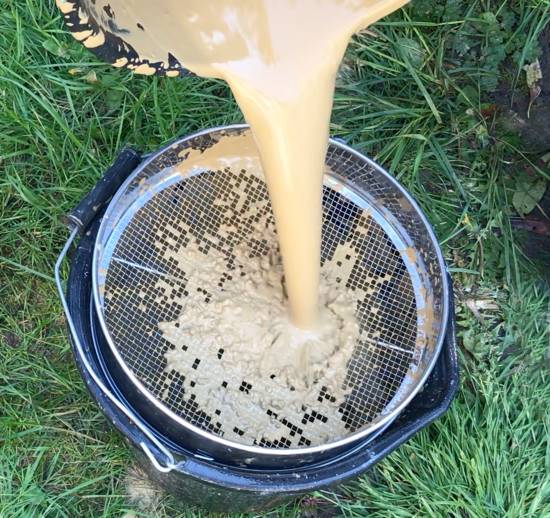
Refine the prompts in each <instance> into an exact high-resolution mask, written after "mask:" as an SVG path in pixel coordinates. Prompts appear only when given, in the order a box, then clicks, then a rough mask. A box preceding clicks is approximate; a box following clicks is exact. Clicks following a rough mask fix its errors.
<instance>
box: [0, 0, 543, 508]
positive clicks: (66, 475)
mask: <svg viewBox="0 0 550 518" xmlns="http://www.w3.org/2000/svg"><path fill="white" fill-rule="evenodd" d="M52 4H53V2H50V1H44V0H0V219H1V226H0V301H1V302H0V341H1V345H0V517H2V518H4V517H6V518H11V517H14V518H15V517H35V516H37V517H41V516H48V517H49V516H53V517H57V516H67V517H76V516H82V517H88V516H90V517H91V516H93V517H123V516H126V517H131V516H143V517H144V516H150V517H163V516H170V517H174V516H206V514H205V513H200V512H198V511H197V512H193V511H192V510H186V509H185V508H183V509H182V508H181V506H178V504H177V503H176V502H174V501H173V500H171V499H170V498H169V497H166V496H164V495H162V494H159V493H158V492H156V491H155V490H154V489H152V488H150V487H148V486H147V484H146V482H145V481H144V480H142V479H141V477H140V474H139V472H138V471H137V468H136V467H135V465H134V463H133V461H132V458H131V455H130V453H129V451H128V449H127V447H126V446H125V444H124V443H123V441H122V440H121V438H120V437H119V436H118V435H117V434H116V433H115V432H114V431H112V430H111V429H110V428H109V426H108V425H107V423H106V421H105V420H104V419H103V417H102V414H101V413H100V411H99V410H98V408H97V407H96V406H95V404H94V403H92V401H91V400H90V398H89V397H88V393H87V392H86V390H85V388H84V385H83V383H82V382H81V379H80V377H79V375H78V373H77V371H76V368H75V366H74V364H73V361H72V356H71V351H70V347H69V344H68V340H67V336H66V330H65V324H64V318H63V315H62V311H61V307H60V303H59V301H58V297H57V294H56V289H55V285H54V282H53V265H54V261H55V259H56V255H57V253H58V251H59V250H60V248H61V246H62V245H63V243H64V240H65V238H66V231H65V229H64V227H63V226H62V225H61V223H60V222H59V218H60V216H62V215H63V214H65V213H66V212H68V211H69V210H70V209H71V208H72V207H73V206H74V205H75V204H76V203H77V202H78V201H79V200H80V198H81V197H82V196H83V195H84V193H85V192H86V191H87V190H88V189H89V188H90V187H91V186H93V185H94V183H95V182H96V181H97V180H98V179H99V177H100V175H101V173H102V171H104V169H105V168H106V166H107V165H108V164H109V162H110V161H111V160H112V158H113V157H114V156H115V154H116V152H117V150H119V149H120V148H121V147H122V146H123V145H124V144H131V145H133V146H136V147H137V148H138V149H141V150H143V151H151V150H155V149H157V148H158V147H159V146H161V145H162V144H163V143H166V142H167V141H169V140H171V139H173V138H174V137H175V136H178V135H184V134H187V133H189V132H192V131H195V130H198V129H201V128H206V127H209V126H215V125H220V124H226V123H233V122H241V121H242V116H241V114H240V112H239V110H238V108H237V107H236V105H235V102H234V100H233V99H232V97H231V95H230V93H229V91H228V89H227V87H226V86H225V85H224V84H223V83H221V82H219V81H214V80H204V79H199V78H194V77H193V78H185V79H177V80H176V79H162V78H151V77H138V76H134V75H132V74H131V73H130V72H128V71H124V70H119V69H114V68H111V67H109V66H107V65H105V64H103V63H100V62H98V61H97V60H96V59H95V58H94V57H93V56H92V55H91V54H89V53H88V52H87V51H86V50H85V49H84V48H83V47H82V46H81V45H80V44H78V43H77V42H75V41H74V40H73V39H72V38H71V37H70V36H69V35H68V34H67V31H66V30H65V28H64V27H63V24H62V21H61V18H60V16H59V15H58V13H57V11H56V9H55V8H54V7H53V5H52ZM549 22H550V2H549V1H548V0H516V1H511V0H509V1H506V0H501V1H499V2H496V1H492V0H483V1H480V0H478V1H463V0H447V1H435V2H428V1H426V0H413V2H412V6H409V7H408V8H407V9H405V10H403V11H402V12H399V13H396V14H395V15H393V16H391V17H390V18H388V19H386V20H384V21H383V22H381V23H378V24H376V25H375V26H374V27H372V28H371V29H370V31H369V32H368V33H364V34H362V35H360V36H357V37H356V38H355V39H354V41H353V43H352V45H351V46H350V49H349V51H348V54H347V56H346V59H345V62H344V64H343V66H342V70H341V73H340V76H339V79H338V89H337V94H336V98H335V106H334V112H333V119H332V133H333V134H334V135H336V136H339V137H342V138H344V139H346V140H347V141H348V142H350V143H351V144H352V145H353V146H354V147H355V148H356V149H358V150H360V151H362V152H364V153H366V154H368V155H369V156H370V157H372V158H374V159H375V160H376V161H378V162H379V163H381V164H383V165H384V166H385V167H386V168H387V169H388V170H389V171H391V172H392V174H394V175H395V176H396V177H397V178H398V179H399V180H400V181H401V182H402V183H403V184H404V185H405V186H406V187H407V189H408V190H409V191H410V192H411V193H412V194H413V196H415V197H416V199H417V200H418V201H419V203H420V204H421V206H422V208H423V209H424V211H425V212H426V214H427V216H428V218H429V220H430V221H431V223H432V224H433V226H434V229H435V231H436V234H437V236H438V238H439V240H440V242H441V243H442V246H443V249H444V254H445V256H446V259H447V261H448V265H449V269H450V271H451V273H452V276H453V282H454V287H455V297H456V304H457V314H456V319H457V323H458V330H459V351H458V353H459V358H460V365H461V388H460V391H459V394H458V396H457V398H456V400H455V402H454V403H453V405H452V407H451V409H450V410H449V412H448V413H447V414H446V415H445V416H444V417H443V418H442V419H440V420H439V421H437V422H436V423H434V424H433V425H431V426H430V427H428V428H427V429H425V430H424V431H422V432H421V433H419V434H418V435H417V436H416V437H414V439H412V440H411V441H409V442H408V443H407V444H405V445H404V446H402V447H401V448H399V449H398V450H397V451H396V452H394V453H393V454H392V455H390V456H389V457H388V458H386V459H385V460H384V461H383V462H381V463H380V464H378V465H377V466H376V468H375V469H374V470H372V471H371V472H370V473H367V474H366V475H364V476H363V477H362V478H361V479H359V480H357V481H356V482H353V483H351V484H349V485H347V486H345V487H343V488H342V489H341V490H339V491H338V492H337V493H322V494H315V495H312V496H311V497H308V498H306V499H304V500H302V501H301V502H296V503H295V504H292V505H289V506H287V507H285V508H280V509H277V510H275V511H274V512H273V516H289V517H290V516H312V517H314V516H377V517H382V516H387V517H393V516H399V517H417V516H431V517H446V516H456V517H461V518H477V517H492V516H496V517H501V516H506V517H544V516H546V517H550V443H549V437H550V411H549V410H550V409H549V406H550V405H549V402H550V312H549V307H550V306H549V296H548V277H549V276H548V271H549V270H550V268H549V266H548V264H549V263H548V241H549V239H548V235H550V230H549V229H550V225H549V224H548V215H550V213H549V212H548V208H549V206H550V203H548V194H546V196H545V197H543V195H544V191H545V188H546V184H547V181H548V180H549V179H550V154H549V151H550V131H549V128H548V126H549V124H548V121H549V120H550V115H549V114H550V43H549V41H550V29H549ZM537 58H538V60H539V61H537ZM537 63H539V64H540V70H541V71H542V78H540V77H539V75H540V74H537V71H538V68H537ZM511 110H512V111H511ZM533 229H534V230H535V231H534V232H531V231H530V230H533Z"/></svg>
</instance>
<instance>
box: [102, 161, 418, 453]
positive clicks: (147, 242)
mask: <svg viewBox="0 0 550 518" xmlns="http://www.w3.org/2000/svg"><path fill="white" fill-rule="evenodd" d="M237 166H238V167H231V170H230V169H229V168H227V169H224V171H223V172H221V171H220V172H216V173H214V172H212V173H208V172H206V173H203V174H200V175H199V176H195V177H193V178H185V179H183V180H182V181H181V182H180V183H178V184H176V185H175V186H174V187H173V188H170V189H165V190H164V191H162V193H160V194H158V195H157V196H155V197H154V198H153V199H152V200H151V202H149V203H147V204H146V206H145V207H143V209H141V210H140V211H139V212H138V213H137V214H136V216H135V217H134V220H133V221H135V224H134V223H132V224H131V225H129V226H128V227H126V229H125V231H124V233H123V235H122V237H121V239H120V241H119V242H118V244H117V247H116V250H115V253H114V257H113V261H111V263H110V265H109V271H108V275H107V281H106V285H107V290H106V296H105V305H106V307H105V312H106V318H107V323H108V326H109V330H110V333H111V335H112V336H113V338H114V339H115V341H116V343H117V344H118V349H119V351H120V353H121V355H122V357H123V358H124V360H125V362H126V363H127V365H128V366H129V368H130V369H132V370H133V371H134V372H135V374H136V376H137V377H138V379H140V380H141V381H142V382H143V383H144V384H145V386H146V387H147V389H148V390H150V391H151V393H152V394H154V396H155V397H156V398H158V399H159V400H160V401H161V402H162V403H163V404H164V405H165V406H166V407H167V408H169V409H170V410H172V411H173V412H175V413H176V414H177V415H178V416H180V417H182V418H183V419H185V420H186V421H188V422H190V423H192V424H194V425H195V426H198V427H200V428H201V429H203V430H206V431H209V432H211V433H213V434H215V435H218V436H221V437H224V438H226V439H229V440H233V441H235V442H239V443H242V444H257V445H260V446H265V447H276V448H281V447H282V448H288V447H303V446H313V445H318V444H324V443H327V442H333V441H334V440H337V439H339V438H342V437H345V436H348V435H350V434H351V433H354V432H355V431H357V430H359V429H361V428H362V427H363V426H365V425H366V424H367V423H369V422H370V421H372V420H373V419H375V418H376V417H377V416H378V415H379V414H380V412H381V411H383V410H384V408H385V407H386V405H387V404H388V402H389V401H390V400H391V398H392V397H393V395H394V394H395V393H396V391H397V390H398V388H399V387H400V384H401V382H402V380H403V378H404V376H405V373H406V372H407V369H408V366H409V365H410V360H411V354H412V352H413V350H414V348H415V336H416V327H415V321H416V319H415V314H416V309H415V306H414V298H413V295H412V290H411V284H410V279H409V277H408V275H407V274H406V269H405V268H404V265H403V262H402V260H401V258H400V254H399V252H398V251H397V250H396V249H395V247H394V246H393V245H392V243H391V242H390V241H389V240H388V238H387V236H386V235H385V232H384V230H383V229H382V228H381V227H380V226H378V225H377V224H376V223H375V222H374V221H373V219H372V218H371V217H370V215H369V211H368V210H361V209H359V208H358V207H357V206H356V205H354V204H353V203H351V202H349V201H347V200H346V199H345V198H344V197H342V196H341V195H340V194H339V193H338V192H337V191H334V190H332V189H329V188H325V197H324V200H323V205H324V221H323V246H322V282H321V293H320V298H321V305H322V306H323V309H322V319H321V322H323V323H324V324H325V327H324V331H323V329H321V331H320V335H321V336H320V337H319V338H318V339H317V340H316V341H315V340H311V341H310V342H309V345H304V344H303V341H302V347H296V348H295V349H294V350H292V349H290V352H289V347H288V343H289V338H292V336H290V337H289V335H288V333H287V334H286V335H285V331H286V330H285V325H286V310H285V307H284V281H283V279H282V277H283V275H282V268H281V265H280V258H279V253H278V249H277V239H276V235H275V231H274V220H273V214H272V212H271V207H270V204H269V200H268V198H267V193H266V191H265V184H264V183H263V181H262V179H261V178H260V177H259V175H257V174H253V172H255V171H256V169H257V167H250V164H246V165H245V164H242V167H241V163H239V164H237ZM243 168H246V169H247V170H248V171H247V174H245V171H244V169H243ZM234 171H235V174H232V173H233V172H234ZM133 265H143V266H144V268H141V267H137V268H136V267H135V266H133ZM163 272H165V273H163ZM268 299H269V303H268V302H267V300H268ZM411 300H412V301H413V304H412V305H411V304H410V301H411ZM238 311H240V314H238ZM266 323H267V324H266ZM138 324H139V325H138ZM283 324H285V325H283ZM287 329H288V328H287ZM334 329H340V330H341V331H342V332H341V333H338V334H337V336H336V337H335V336H330V337H328V339H327V336H326V335H327V334H329V330H331V331H332V330H334ZM257 334H260V335H262V340H256V339H254V340H251V337H256V336H257ZM323 334H324V336H323ZM332 335H334V333H332ZM302 338H303V337H302ZM285 344H286V345H285ZM295 345H296V344H295ZM280 351H283V352H285V354H279V352H280ZM409 351H410V352H409Z"/></svg>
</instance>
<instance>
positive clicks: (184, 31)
mask: <svg viewBox="0 0 550 518" xmlns="http://www.w3.org/2000/svg"><path fill="white" fill-rule="evenodd" d="M60 2H61V4H62V5H65V7H66V5H67V3H65V2H63V1H61V0H60ZM405 3H407V0H220V1H214V0H186V1H181V0H164V1H162V2H151V1H150V0H109V1H108V2H106V1H105V0H103V1H102V0H98V1H97V2H96V3H95V4H94V6H95V7H94V8H95V9H96V10H97V12H98V13H103V11H104V10H105V9H106V8H107V7H108V10H109V13H111V19H110V24H111V25H112V26H113V27H115V28H117V30H118V31H119V32H120V34H121V36H122V37H123V39H124V40H125V41H127V42H128V43H129V44H130V45H132V46H133V48H134V49H135V50H136V51H137V53H138V54H139V55H140V56H141V57H142V58H147V59H149V61H150V62H155V61H167V59H168V55H169V54H170V55H171V56H173V57H175V58H176V59H177V60H179V61H180V62H181V63H182V64H183V65H184V66H185V67H187V68H188V69H190V70H191V71H193V72H195V73H196V74H198V75H201V76H206V77H215V78H221V79H224V80H225V81H227V83H228V84H229V86H230V87H231V90H232V92H233V94H234V96H235V98H236V100H237V102H238V104H239V106H240V108H241V110H242V112H243V114H244V116H245V118H246V120H247V122H248V123H249V124H250V126H251V128H252V132H253V135H254V138H255V141H256V144H257V146H258V149H259V153H260V157H261V162H262V167H263V171H264V175H265V178H266V182H267V185H268V189H269V194H270V198H271V203H272V206H273V212H274V216H275V221H276V227H277V233H278V239H279V244H280V250H281V254H282V258H283V266H284V274H285V288H286V294H287V296H288V305H289V309H290V318H291V321H292V323H293V324H294V325H295V326H296V327H298V328H301V329H315V328H316V326H317V324H318V315H319V308H318V294H319V265H320V241H321V219H322V207H321V196H322V177H323V168H324V157H325V153H326V148H327V141H328V134H329V122H330V114H331V109H332V98H333V93H334V82H335V77H336V73H337V70H338V66H339V64H340V61H341V59H342V57H343V54H344V52H345V49H346V46H347V44H348V41H349V39H350V37H351V36H352V34H354V33H355V32H356V31H357V30H359V29H361V28H364V27H366V26H368V25H369V24H371V23H373V22H375V21H377V20H378V19H380V18H381V17H383V16H385V15H387V14H389V13H391V12H392V11H394V10H396V9H398V8H400V7H402V6H403V5H404V4H405ZM107 4H108V5H107ZM136 71H138V72H144V73H147V71H146V70H136ZM182 109H183V110H185V106H183V107H182Z"/></svg>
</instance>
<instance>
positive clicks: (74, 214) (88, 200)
mask: <svg viewBox="0 0 550 518" xmlns="http://www.w3.org/2000/svg"><path fill="white" fill-rule="evenodd" d="M139 162H140V158H139V155H138V154H137V153H136V152H135V151H133V150H124V151H123V152H122V153H121V154H120V155H119V156H118V157H117V159H116V160H115V162H114V163H113V165H112V166H111V167H110V168H109V170H108V171H106V173H105V175H104V176H103V178H102V179H101V180H100V182H99V183H98V184H97V185H96V186H95V187H94V188H93V189H92V190H91V191H90V192H89V193H88V195H87V196H85V197H84V198H83V199H82V201H81V202H80V203H79V204H78V205H77V207H76V208H75V209H74V210H73V211H71V213H70V214H69V215H68V216H67V217H66V218H65V222H66V225H67V226H68V227H69V228H70V230H71V233H70V235H69V237H68V239H67V241H66V243H65V245H64V246H63V248H62V250H61V252H60V254H59V257H58V258H57V261H56V262H55V268H54V275H55V283H56V285H57V291H58V293H59V298H60V299H61V304H62V306H63V311H64V313H65V317H66V319H67V325H68V328H69V332H70V333H71V336H72V338H73V342H74V344H75V347H76V350H77V351H78V354H79V355H80V358H81V360H82V365H83V366H84V368H85V369H86V372H87V374H88V375H89V376H90V377H91V378H92V379H93V380H94V382H95V383H96V384H97V386H98V387H99V388H100V389H101V391H102V392H103V394H104V395H105V396H106V397H107V398H108V399H110V400H111V402H112V403H113V404H114V405H115V406H116V407H117V408H118V409H119V410H120V411H121V412H122V413H123V414H124V415H125V416H126V417H127V418H128V419H129V420H130V421H131V422H132V423H133V424H134V425H135V426H136V427H137V428H138V429H139V430H140V431H141V432H142V433H143V434H144V435H145V436H146V437H147V439H149V440H150V441H151V443H153V444H154V445H155V447H156V449H157V450H158V451H159V452H160V453H162V455H163V457H164V459H163V461H159V460H158V459H157V456H156V455H155V453H154V452H153V451H152V450H151V448H149V446H148V445H147V444H146V443H145V442H144V441H141V442H140V443H139V445H140V447H141V449H142V450H143V452H144V453H145V455H146V456H147V458H148V459H149V461H150V462H151V464H152V465H153V466H154V467H155V469H157V470H158V471H160V472H161V473H169V472H170V471H172V470H173V469H174V468H175V467H176V466H177V463H176V461H175V459H174V456H173V455H172V453H171V452H170V451H169V450H168V449H167V448H166V447H165V446H164V444H162V443H161V442H160V441H159V440H158V439H157V438H156V437H155V435H154V434H153V433H152V432H151V430H150V429H149V428H148V427H147V426H146V425H145V424H144V423H143V422H142V420H141V419H139V418H138V417H137V415H136V414H135V413H134V412H133V411H132V410H131V409H130V408H128V407H127V406H126V405H124V404H123V403H122V402H121V401H120V400H119V399H118V398H117V397H116V396H115V395H114V394H113V393H112V392H111V390H109V388H108V387H107V386H106V385H105V383H103V381H102V380H101V378H100V377H99V376H98V375H97V373H96V372H95V371H94V369H93V368H92V366H91V365H90V363H89V361H88V358H87V357H86V356H85V354H84V347H83V345H82V342H81V341H80V338H79V336H78V333H77V331H76V327H75V324H74V320H73V318H72V316H71V312H70V309H69V304H68V302H67V298H66V296H65V290H64V287H63V282H62V279H61V265H62V264H63V261H64V259H65V257H66V256H67V253H68V251H69V248H70V247H71V245H72V243H73V242H74V240H75V239H76V236H77V235H78V234H82V233H83V232H85V230H86V228H87V226H88V225H89V223H90V222H91V221H92V220H93V218H94V217H95V216H96V215H97V213H98V211H99V208H100V207H103V206H104V205H105V203H107V201H108V200H109V199H110V197H111V196H112V195H113V194H114V193H115V191H116V190H117V189H118V187H119V186H120V184H121V183H122V181H123V180H124V179H125V178H126V177H127V176H128V174H129V173H130V172H132V171H133V170H134V169H135V167H137V165H138V164H139Z"/></svg>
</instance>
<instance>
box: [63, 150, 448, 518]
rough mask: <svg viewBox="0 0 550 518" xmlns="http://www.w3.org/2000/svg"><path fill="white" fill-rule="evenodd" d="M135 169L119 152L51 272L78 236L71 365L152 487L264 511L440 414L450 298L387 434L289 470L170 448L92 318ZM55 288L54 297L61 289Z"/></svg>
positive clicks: (373, 459) (225, 506)
mask: <svg viewBox="0 0 550 518" xmlns="http://www.w3.org/2000/svg"><path fill="white" fill-rule="evenodd" d="M138 162H139V159H138V156H137V155H136V154H135V153H133V152H130V151H126V152H124V153H123V154H122V155H121V156H120V157H119V159H118V160H117V161H116V163H115V166H114V167H112V168H111V169H110V170H109V171H108V172H107V173H106V175H105V177H104V179H103V180H102V181H101V182H100V183H99V184H98V185H97V186H96V187H95V188H94V190H93V191H92V193H91V195H89V196H88V197H86V198H85V199H84V200H83V201H82V202H81V203H80V204H79V206H78V207H77V209H75V211H73V212H72V213H71V215H70V216H69V218H68V219H69V221H70V222H71V224H72V228H73V232H72V234H71V240H70V241H69V242H68V243H67V245H66V247H65V249H64V251H63V252H62V254H61V256H60V259H59V261H58V264H57V265H56V277H57V280H58V284H59V281H60V278H59V267H60V264H61V261H62V260H63V257H64V254H65V252H66V251H67V250H68V248H69V246H70V242H71V241H72V239H74V238H75V237H76V235H77V234H78V233H80V234H81V238H80V241H79V243H78V245H77V247H76V250H75V251H74V253H73V256H72V259H71V268H70V274H69V279H68V284H67V289H66V300H64V299H63V303H64V309H65V311H66V312H67V314H68V316H69V318H68V323H69V327H70V331H71V332H70V339H71V343H72V346H73V352H74V355H75V360H76V363H77V366H78V368H79V370H80V373H81V375H82V377H83V379H84V381H85V382H86V385H87V387H88V390H89V391H90V394H91V395H92V397H93V399H94V400H95V401H96V402H97V404H98V405H99V407H100V409H101V410H102V412H103V413H104V414H105V416H106V417H107V419H108V420H109V421H110V422H111V423H112V424H113V425H114V426H115V428H116V429H117V430H118V431H119V432H120V433H121V434H122V435H123V436H124V438H125V439H126V440H127V441H128V443H129V444H130V445H131V446H132V447H133V449H134V450H135V454H136V458H137V460H138V462H139V463H140V465H141V466H142V468H143V469H144V470H145V472H146V473H148V475H149V476H150V478H151V479H152V480H153V481H155V482H156V483H157V484H158V485H159V486H161V487H162V488H164V489H166V490H167V491H169V492H170V493H172V494H174V495H175V496H177V497H180V498H182V499H183V500H184V501H186V502H188V503H190V504H194V505H198V506H201V507H203V508H207V509H209V510H211V511H225V512H228V511H234V512H238V511H240V512H242V511H252V510H261V509H268V508H270V507H273V506H275V505H278V504H280V503H284V502H286V501H288V500H291V499H294V498H296V497H299V496H302V495H305V494H307V493H309V492H311V491H315V490H319V489H325V488H330V487H334V486H335V485H337V484H340V483H342V482H345V481H346V480H349V479H350V478H353V477H356V476H358V475H360V474H362V473H364V472H365V471H367V470H368V469H370V468H371V467H372V466H374V465H375V464H376V463H377V462H379V461H380V460H382V459H383V458H384V457H386V456H387V455H388V454H389V453H391V452H392V451H393V450H394V449H395V448H397V447H398V446H399V445H401V444H403V443H404V442H405V441H407V440H408V439H410V438H411V437H412V436H413V435H414V434H416V433H417V432H418V431H419V430H421V429H422V428H424V427H425V426H427V425H428V424H429V423H431V422H432V421H434V420H435V419H437V418H438V417H440V416H441V415H442V414H443V413H444V412H445V411H446V410H447V408H448V407H449V405H450V403H451V401H452V399H453V397H454V395H455V393H456V390H457V386H458V366H457V358H456V350H455V328H454V310H453V304H452V294H451V293H450V294H449V297H450V299H451V300H449V311H450V314H449V324H448V326H447V334H446V337H445V341H444V343H443V347H442V349H441V353H440V355H439V357H438V359H437V362H436V363H435V366H434V368H433V370H432V372H431V374H430V376H429V378H428V381H427V382H426V384H425V385H424V387H423V389H422V390H421V391H420V392H419V393H418V395H417V396H416V397H415V398H414V399H413V400H412V401H411V403H410V404H409V405H408V406H407V407H406V409H405V410H404V411H403V412H402V413H401V414H400V415H399V417H398V418H397V419H396V420H395V421H393V422H392V423H391V424H390V425H389V426H388V427H387V428H386V429H384V430H382V431H380V432H379V433H377V434H375V435H373V436H369V437H368V438H366V439H365V440H363V441H362V442H360V443H359V444H354V445H352V446H350V447H349V448H348V449H345V450H344V451H338V452H337V453H335V454H334V455H333V456H332V457H331V458H330V459H328V460H327V459H324V460H322V461H319V462H315V461H313V462H312V463H310V464H308V465H307V466H301V467H298V468H293V469H276V468H265V469H258V468H254V469H252V468H246V467H243V466H235V465H230V464H228V463H225V462H224V463H222V462H219V461H217V460H216V459H214V458H212V457H209V456H206V455H205V454H204V453H202V452H201V451H200V450H197V449H193V448H186V447H185V446H186V445H182V444H176V443H174V441H172V440H170V439H168V438H167V437H166V435H165V433H164V431H163V430H162V428H161V427H158V426H157V427H154V426H153V425H152V424H151V423H149V422H146V421H145V420H144V419H143V418H142V417H141V414H140V412H139V408H133V407H132V404H131V402H130V401H129V400H128V398H126V397H124V396H123V392H126V391H127V390H128V387H124V389H125V390H121V387H119V386H117V383H116V382H114V381H113V379H114V378H113V376H112V373H111V372H110V364H109V362H108V361H105V357H104V355H103V354H102V348H101V344H100V342H101V329H100V327H99V325H98V322H97V317H96V314H95V307H94V304H93V297H92V282H91V268H92V251H93V247H94V243H95V239H96V234H97V231H98V228H99V223H100V220H101V214H102V207H103V205H104V203H106V202H107V201H108V199H109V197H110V196H111V195H112V194H113V193H114V192H115V191H116V189H117V188H118V186H119V185H120V183H121V182H122V181H123V179H124V178H125V177H126V176H127V175H128V174H129V173H130V172H131V171H132V170H133V169H134V168H135V167H136V166H137V164H138ZM98 200H100V201H101V202H100V203H98ZM59 287H60V290H61V289H62V288H61V286H60V284H59ZM108 393H110V397H109V395H108ZM167 458H168V462H167V461H166V459H167Z"/></svg>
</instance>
